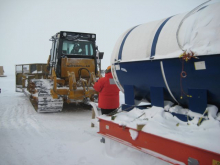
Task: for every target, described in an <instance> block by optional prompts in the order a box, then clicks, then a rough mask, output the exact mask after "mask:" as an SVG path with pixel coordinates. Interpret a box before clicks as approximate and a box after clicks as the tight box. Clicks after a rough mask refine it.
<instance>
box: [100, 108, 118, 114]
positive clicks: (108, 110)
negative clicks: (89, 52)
mask: <svg viewBox="0 0 220 165" xmlns="http://www.w3.org/2000/svg"><path fill="white" fill-rule="evenodd" d="M114 110H116V109H101V111H102V115H103V114H109V113H111V112H113V111H114Z"/></svg>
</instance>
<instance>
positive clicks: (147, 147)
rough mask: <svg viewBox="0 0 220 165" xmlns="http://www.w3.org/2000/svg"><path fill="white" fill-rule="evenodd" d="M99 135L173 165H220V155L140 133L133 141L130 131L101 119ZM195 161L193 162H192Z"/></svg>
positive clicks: (127, 128)
mask: <svg viewBox="0 0 220 165" xmlns="http://www.w3.org/2000/svg"><path fill="white" fill-rule="evenodd" d="M99 123H100V127H99V132H98V133H99V134H101V135H103V136H105V137H108V138H110V139H113V140H115V141H117V142H120V143H122V144H125V145H127V146H130V147H133V148H135V149H138V150H140V151H142V152H145V153H147V154H150V155H152V156H155V157H157V158H159V159H162V160H164V161H167V162H169V163H172V164H179V165H183V164H190V161H191V164H192V165H193V164H198V165H220V154H219V153H215V152H212V151H208V150H205V149H201V148H198V147H195V146H191V145H188V144H184V143H181V142H178V141H174V140H170V139H166V138H163V137H160V136H157V135H153V134H150V133H146V132H142V131H138V137H137V138H136V139H135V140H133V139H132V137H131V135H130V132H129V129H132V130H135V131H137V130H136V129H133V128H129V127H125V126H119V125H118V124H116V123H114V122H111V121H107V120H104V119H101V118H99ZM192 161H193V162H192ZM196 162H197V163H196Z"/></svg>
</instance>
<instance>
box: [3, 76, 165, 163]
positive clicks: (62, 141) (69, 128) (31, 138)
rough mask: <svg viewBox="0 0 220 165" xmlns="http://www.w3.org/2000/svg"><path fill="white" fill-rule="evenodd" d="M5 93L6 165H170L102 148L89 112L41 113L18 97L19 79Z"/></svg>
mask: <svg viewBox="0 0 220 165" xmlns="http://www.w3.org/2000/svg"><path fill="white" fill-rule="evenodd" d="M0 88H1V93H0V105H1V106H0V164H1V165H21V164H22V165H30V164H31V165H39V164H45V165H61V164H65V165H103V164H105V165H113V164H114V165H124V164H126V165H134V164H138V165H153V164H155V165H157V164H160V165H165V164H168V163H167V162H164V161H162V160H160V159H157V158H155V157H152V156H150V155H148V154H146V153H143V152H141V151H138V150H135V149H133V148H130V147H128V146H125V145H123V144H120V143H118V142H115V141H112V140H110V139H107V138H106V143H105V144H103V143H100V139H101V135H99V134H98V133H97V132H98V130H99V129H98V127H97V126H96V127H94V128H91V127H90V125H91V116H92V112H91V110H90V108H88V107H79V106H73V107H71V106H67V105H66V106H64V111H62V112H59V113H37V112H36V111H35V110H34V108H33V107H32V105H31V103H30V102H29V100H28V98H27V97H26V96H25V95H24V94H23V93H16V92H15V78H14V75H12V76H10V75H9V76H8V77H4V78H3V77H2V78H0ZM121 95H122V94H121ZM122 102H123V101H122Z"/></svg>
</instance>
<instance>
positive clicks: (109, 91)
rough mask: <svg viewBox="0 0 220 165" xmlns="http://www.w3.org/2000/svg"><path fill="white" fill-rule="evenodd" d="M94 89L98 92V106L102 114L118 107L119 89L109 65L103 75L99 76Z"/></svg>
mask: <svg viewBox="0 0 220 165" xmlns="http://www.w3.org/2000/svg"><path fill="white" fill-rule="evenodd" d="M94 89H95V90H96V91H97V92H99V102H98V107H99V108H101V111H102V114H109V113H110V112H112V111H114V110H115V109H117V108H118V107H119V89H118V87H117V85H116V84H115V81H114V79H113V77H112V73H111V66H109V67H108V68H107V69H106V71H105V77H102V78H100V79H99V80H98V81H97V82H96V83H95V84H94Z"/></svg>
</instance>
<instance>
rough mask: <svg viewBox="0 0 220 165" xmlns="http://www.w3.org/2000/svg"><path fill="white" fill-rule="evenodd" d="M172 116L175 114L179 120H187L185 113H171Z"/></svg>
mask: <svg viewBox="0 0 220 165" xmlns="http://www.w3.org/2000/svg"><path fill="white" fill-rule="evenodd" d="M171 114H172V115H173V116H176V117H177V118H178V119H179V120H181V121H184V122H188V117H187V115H183V114H178V113H171Z"/></svg>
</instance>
